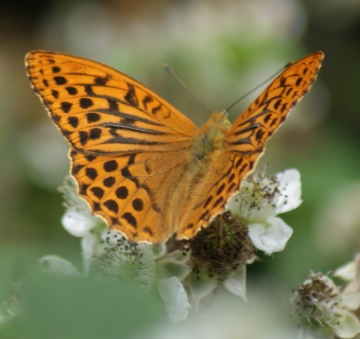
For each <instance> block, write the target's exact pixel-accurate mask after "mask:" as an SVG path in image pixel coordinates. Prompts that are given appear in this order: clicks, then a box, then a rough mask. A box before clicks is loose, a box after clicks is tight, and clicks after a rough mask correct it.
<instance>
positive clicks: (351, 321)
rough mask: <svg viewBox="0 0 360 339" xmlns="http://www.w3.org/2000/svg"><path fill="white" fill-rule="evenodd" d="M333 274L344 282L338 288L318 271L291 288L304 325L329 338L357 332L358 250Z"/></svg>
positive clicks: (359, 305)
mask: <svg viewBox="0 0 360 339" xmlns="http://www.w3.org/2000/svg"><path fill="white" fill-rule="evenodd" d="M333 275H334V276H335V277H338V278H340V279H342V280H344V281H347V282H348V284H347V285H346V286H345V288H341V287H339V286H337V285H335V283H334V282H333V280H332V279H330V278H329V277H328V276H325V275H324V274H322V273H316V274H315V273H311V274H310V275H309V277H308V279H307V280H306V281H305V282H303V283H302V284H301V285H299V286H298V288H297V289H296V291H295V296H294V298H293V305H294V307H295V309H296V311H297V313H298V315H299V316H300V319H301V320H302V323H303V325H304V327H305V328H306V327H310V328H311V329H314V330H318V331H321V332H323V333H325V334H327V335H328V337H329V338H333V335H336V336H337V337H339V338H354V337H355V336H357V335H359V334H360V320H359V311H360V253H358V254H357V255H356V257H355V260H353V261H352V262H350V263H348V264H346V265H344V266H342V267H340V268H339V269H337V270H336V271H335V272H334V273H333Z"/></svg>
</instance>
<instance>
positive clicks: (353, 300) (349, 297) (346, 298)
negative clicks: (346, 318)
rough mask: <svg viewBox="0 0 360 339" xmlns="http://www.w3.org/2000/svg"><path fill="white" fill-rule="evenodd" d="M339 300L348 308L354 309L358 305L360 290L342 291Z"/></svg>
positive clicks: (359, 303)
mask: <svg viewBox="0 0 360 339" xmlns="http://www.w3.org/2000/svg"><path fill="white" fill-rule="evenodd" d="M341 300H342V302H343V303H344V305H345V306H346V307H347V308H348V309H349V310H354V311H355V310H357V309H358V308H359V307H360V292H358V293H353V294H345V293H344V294H343V295H342V298H341Z"/></svg>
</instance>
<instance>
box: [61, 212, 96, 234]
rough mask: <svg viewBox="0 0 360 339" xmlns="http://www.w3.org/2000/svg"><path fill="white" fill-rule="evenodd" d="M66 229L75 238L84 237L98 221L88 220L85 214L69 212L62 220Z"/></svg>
mask: <svg viewBox="0 0 360 339" xmlns="http://www.w3.org/2000/svg"><path fill="white" fill-rule="evenodd" d="M61 222H62V224H63V226H64V228H65V229H66V230H67V231H68V232H69V233H70V234H71V235H73V236H75V237H83V236H85V235H87V234H89V232H90V230H91V229H92V228H93V227H94V226H95V225H96V224H97V222H98V221H97V219H95V218H88V217H87V216H85V215H84V214H83V213H79V212H76V211H73V210H67V211H66V212H65V214H64V216H63V217H62V220H61Z"/></svg>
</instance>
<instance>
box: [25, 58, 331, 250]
mask: <svg viewBox="0 0 360 339" xmlns="http://www.w3.org/2000/svg"><path fill="white" fill-rule="evenodd" d="M323 58H324V54H323V53H322V52H317V53H314V54H311V55H308V56H306V57H305V58H303V59H300V60H299V61H297V62H295V63H290V64H289V65H288V67H287V68H286V69H285V70H284V71H283V72H282V73H281V74H280V75H279V76H278V77H277V78H276V79H275V80H274V81H273V82H272V83H271V84H270V85H269V86H268V87H267V88H266V89H265V90H264V91H263V92H262V93H261V94H260V95H259V96H258V98H257V99H256V100H255V101H254V102H253V103H252V104H251V105H250V106H249V107H248V108H247V109H246V110H245V111H244V112H243V113H242V114H241V115H240V116H239V117H238V118H237V119H236V121H235V123H234V124H233V125H231V123H230V122H229V121H228V120H227V114H226V112H215V113H213V114H212V116H211V117H210V119H209V120H208V122H207V123H206V124H205V125H204V126H202V127H201V128H200V129H199V128H197V127H196V126H195V124H194V123H193V122H192V121H191V120H189V119H188V118H187V117H186V116H185V115H183V114H182V113H181V112H179V111H178V110H177V109H176V108H174V107H173V106H171V105H170V104H169V103H168V102H166V101H165V100H164V99H162V98H161V97H160V96H158V95H157V94H155V93H154V92H152V91H151V90H150V89H148V88H147V87H145V86H144V85H142V84H140V83H139V82H137V81H136V80H134V79H132V78H130V77H129V76H127V75H125V74H123V73H120V72H119V71H117V70H115V69H113V68H111V67H108V66H106V65H103V64H101V63H98V62H95V61H91V60H88V59H85V58H81V57H77V56H71V55H67V54H63V53H56V52H49V51H32V52H30V53H28V54H27V55H26V59H25V62H26V68H27V74H28V77H29V79H30V82H31V84H32V88H33V89H34V91H35V93H36V94H37V95H38V96H39V97H40V100H41V101H42V103H43V105H44V107H45V108H46V110H47V111H48V114H49V116H50V118H51V119H52V121H53V122H54V124H55V125H56V126H57V127H58V129H59V130H60V132H61V133H62V135H63V136H64V137H65V139H66V140H67V141H68V142H69V144H70V153H69V157H70V159H71V174H72V176H73V177H74V178H75V181H76V182H77V184H78V194H79V195H80V197H82V198H83V199H84V200H85V201H86V202H87V203H88V205H89V207H90V209H91V211H92V213H93V214H94V215H97V216H100V217H102V218H103V219H104V220H105V222H106V223H107V225H108V226H109V227H110V228H111V229H113V230H117V231H119V232H121V233H122V234H123V235H124V236H125V237H126V238H127V239H128V240H130V241H133V242H148V243H162V242H165V241H166V240H167V239H169V237H171V236H172V235H173V234H174V233H176V238H177V239H191V238H193V237H194V236H195V235H196V234H197V232H199V231H200V230H201V229H202V228H204V227H207V226H208V225H209V224H210V223H211V221H212V220H213V219H214V218H215V217H216V216H217V215H219V214H220V213H222V212H224V211H225V208H226V204H227V202H228V201H229V199H230V198H231V197H232V196H234V195H235V194H236V193H238V192H239V189H240V184H241V182H242V180H243V179H244V178H245V177H246V176H247V175H249V174H250V173H251V172H252V171H253V170H254V168H255V165H256V162H257V160H258V159H259V157H260V156H261V155H262V154H263V152H264V146H265V143H266V141H267V140H268V139H269V138H270V136H271V135H272V134H273V133H274V132H275V131H276V130H277V129H278V128H279V126H280V125H281V124H282V123H283V122H284V121H285V119H286V117H287V115H288V114H289V111H290V109H291V108H292V107H293V106H294V105H295V104H296V103H297V102H298V101H299V100H300V99H301V98H302V97H303V96H304V94H305V93H306V92H308V91H309V89H310V87H311V85H312V83H313V82H314V81H315V79H316V77H317V73H318V71H319V69H320V67H321V64H322V60H323Z"/></svg>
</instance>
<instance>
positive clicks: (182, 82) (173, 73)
mask: <svg viewBox="0 0 360 339" xmlns="http://www.w3.org/2000/svg"><path fill="white" fill-rule="evenodd" d="M163 66H164V68H165V70H166V71H167V72H168V73H170V74H171V75H172V76H173V77H174V78H175V79H176V80H177V81H178V82H179V83H180V84H181V86H183V87H184V88H185V89H186V90H187V91H188V92H189V93H190V94H191V95H192V96H193V97H194V98H195V99H196V101H197V102H199V103H200V104H201V105H203V106H204V107H205V108H206V109H207V110H208V111H209V112H210V113H212V110H211V109H210V108H209V106H208V105H206V104H205V102H204V101H203V100H201V99H200V98H199V97H198V96H197V95H196V94H195V93H194V92H193V91H192V90H191V89H190V88H189V87H188V86H187V85H186V84H185V82H184V81H182V80H181V79H180V77H179V76H178V75H177V74H176V73H175V72H174V70H173V69H172V68H171V67H170V66H169V65H167V64H164V65H163Z"/></svg>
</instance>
